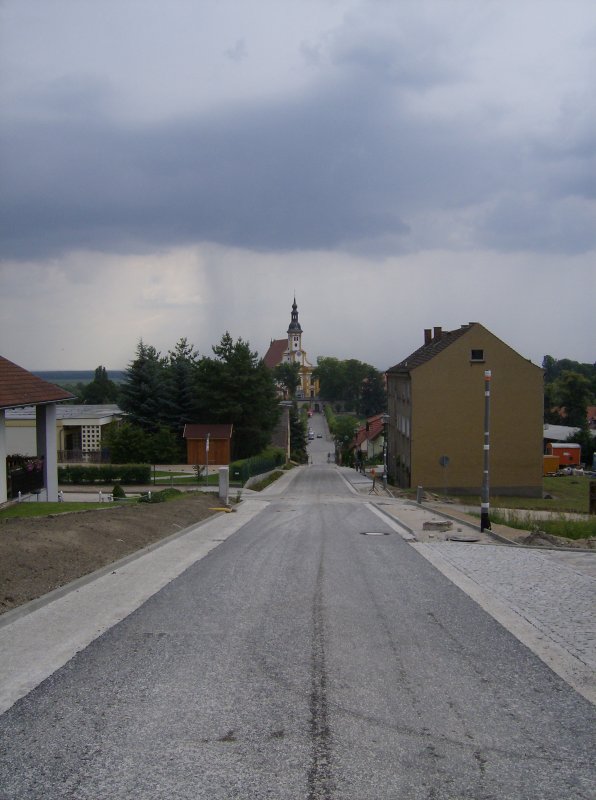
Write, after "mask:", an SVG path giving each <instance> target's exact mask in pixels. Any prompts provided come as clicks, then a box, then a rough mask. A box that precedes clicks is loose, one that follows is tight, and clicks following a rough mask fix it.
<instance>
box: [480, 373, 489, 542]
mask: <svg viewBox="0 0 596 800" xmlns="http://www.w3.org/2000/svg"><path fill="white" fill-rule="evenodd" d="M491 377H492V374H491V371H490V370H489V369H487V370H485V372H484V463H483V471H482V502H481V504H480V530H481V531H484V530H488V531H489V530H490V487H489V477H488V467H489V454H490V379H491Z"/></svg>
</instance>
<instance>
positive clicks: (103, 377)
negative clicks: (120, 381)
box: [79, 366, 119, 405]
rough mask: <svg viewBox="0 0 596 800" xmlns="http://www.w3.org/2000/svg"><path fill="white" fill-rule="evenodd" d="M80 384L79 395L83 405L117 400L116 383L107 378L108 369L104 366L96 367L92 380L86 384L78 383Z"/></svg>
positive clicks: (101, 403) (115, 401)
mask: <svg viewBox="0 0 596 800" xmlns="http://www.w3.org/2000/svg"><path fill="white" fill-rule="evenodd" d="M80 386H81V390H80V394H79V396H80V398H81V400H82V402H83V403H84V404H85V405H103V404H104V403H117V402H118V396H119V390H118V385H117V384H116V383H114V381H111V380H110V379H109V378H108V371H107V370H106V368H105V367H102V366H99V367H96V369H95V373H94V376H93V380H92V381H91V382H90V383H88V384H87V385H85V384H80Z"/></svg>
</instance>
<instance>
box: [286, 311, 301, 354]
mask: <svg viewBox="0 0 596 800" xmlns="http://www.w3.org/2000/svg"><path fill="white" fill-rule="evenodd" d="M287 352H288V355H289V358H288V361H290V362H294V361H297V362H298V363H299V364H301V363H302V328H301V327H300V323H299V322H298V306H297V305H296V296H295V295H294V302H293V303H292V318H291V321H290V327H289V328H288V351H287Z"/></svg>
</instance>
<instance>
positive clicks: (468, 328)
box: [387, 322, 543, 497]
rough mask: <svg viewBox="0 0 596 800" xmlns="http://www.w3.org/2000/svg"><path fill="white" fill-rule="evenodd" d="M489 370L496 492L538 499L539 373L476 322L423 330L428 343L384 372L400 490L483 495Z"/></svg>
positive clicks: (392, 466)
mask: <svg viewBox="0 0 596 800" xmlns="http://www.w3.org/2000/svg"><path fill="white" fill-rule="evenodd" d="M488 370H490V372H491V383H490V385H491V391H490V450H489V453H490V455H489V484H490V491H491V494H492V495H493V496H495V495H526V496H531V497H534V496H541V494H542V453H543V377H542V369H541V368H540V367H538V366H536V365H535V364H532V363H531V361H529V360H528V359H526V358H523V356H521V355H519V353H516V352H515V350H513V349H512V348H511V347H509V346H508V345H507V344H505V343H504V342H502V341H501V340H500V339H498V338H497V337H496V336H494V335H493V334H492V333H491V332H490V331H489V330H487V329H486V328H485V327H484V326H482V325H481V324H480V323H478V322H471V323H469V324H468V325H462V326H461V328H459V329H458V330H455V331H443V330H442V329H441V328H434V331H431V330H425V332H424V345H423V346H422V347H420V348H419V349H418V350H416V351H415V352H414V353H412V354H411V355H410V356H408V357H407V358H405V359H404V360H403V361H400V363H399V364H396V365H395V366H394V367H391V368H390V369H389V370H388V371H387V395H388V410H389V416H390V421H389V433H388V472H389V476H390V478H391V479H392V480H393V481H394V482H395V483H397V485H399V486H401V487H403V488H416V487H417V486H423V487H424V488H425V489H430V490H434V491H437V492H444V491H446V492H448V493H451V494H479V493H480V492H481V488H482V482H483V466H484V465H483V461H484V449H483V448H484V410H485V390H484V381H485V371H488Z"/></svg>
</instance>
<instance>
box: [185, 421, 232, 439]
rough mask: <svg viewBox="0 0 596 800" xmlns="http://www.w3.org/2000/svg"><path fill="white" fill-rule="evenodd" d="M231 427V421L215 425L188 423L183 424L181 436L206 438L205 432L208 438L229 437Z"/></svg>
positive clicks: (230, 435)
mask: <svg viewBox="0 0 596 800" xmlns="http://www.w3.org/2000/svg"><path fill="white" fill-rule="evenodd" d="M233 427H234V426H233V425H232V423H231V422H230V423H228V422H225V423H220V424H217V425H209V424H207V425H195V424H189V425H185V426H184V433H183V434H182V436H183V437H184V438H185V439H206V438H207V434H209V438H210V439H231V438H232V428H233Z"/></svg>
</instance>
